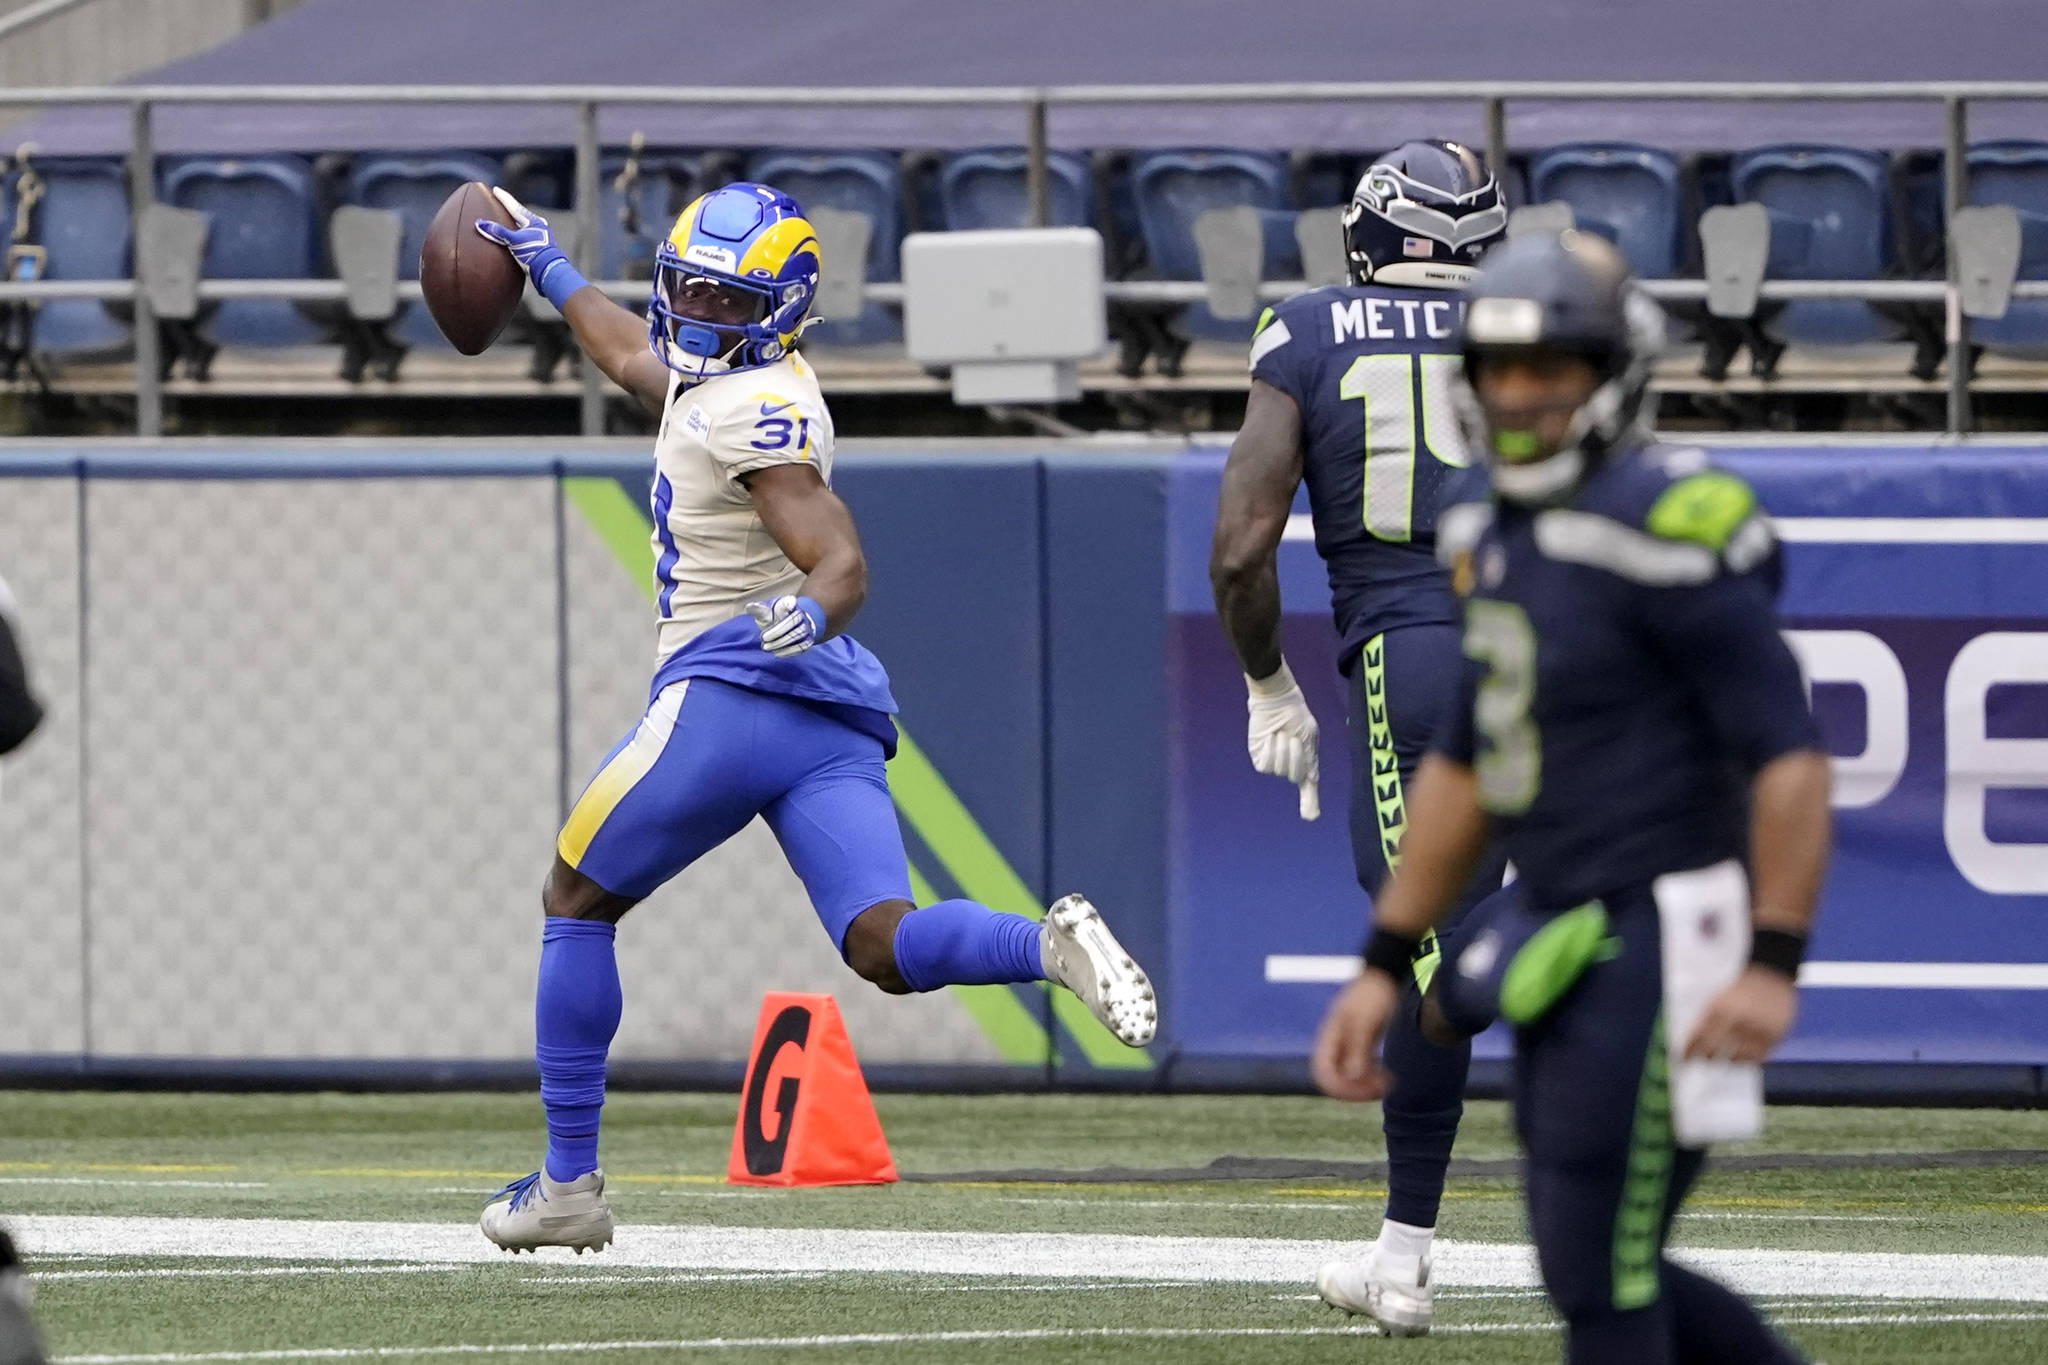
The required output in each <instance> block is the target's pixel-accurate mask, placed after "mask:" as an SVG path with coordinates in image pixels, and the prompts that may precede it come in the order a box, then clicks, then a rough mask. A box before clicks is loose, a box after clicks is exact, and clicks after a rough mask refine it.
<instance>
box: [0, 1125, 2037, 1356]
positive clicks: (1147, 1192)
mask: <svg viewBox="0 0 2048 1365" xmlns="http://www.w3.org/2000/svg"><path fill="white" fill-rule="evenodd" d="M877 1104H878V1107H879V1108H880V1110H881V1114H882V1119H883V1123H884V1125H885V1126H886V1128H887V1130H888V1133H889V1137H890V1141H891V1144H892V1146H893V1148H894V1151H895V1156H896V1161H897V1165H898V1166H899V1167H900V1168H901V1169H902V1170H903V1171H904V1172H905V1173H906V1175H907V1176H920V1177H923V1176H937V1177H940V1178H939V1179H907V1180H906V1181H905V1182H904V1183H901V1184H898V1185H894V1186H887V1187H875V1188H859V1189H843V1190H803V1191H787V1192H785V1191H756V1190H738V1189H733V1188H730V1187H727V1186H725V1185H724V1184H723V1181H722V1173H723V1171H724V1169H725V1158H726V1152H727V1148H728V1145H729V1143H730V1141H731V1134H732V1121H733V1113H734V1109H735V1101H734V1099H733V1098H732V1097H728V1096H704V1095H687V1096H669V1095H662V1096H655V1095H636V1094H628V1095H620V1096H615V1097H614V1098H613V1100H612V1102H611V1104H610V1105H609V1107H608V1108H607V1109H606V1131H605V1148H604V1161H605V1165H606V1168H607V1170H608V1172H609V1174H610V1177H611V1181H612V1186H611V1194H612V1203H613V1207H614V1209H615V1210H616V1212H617V1214H618V1216H619V1220H620V1232H619V1240H618V1243H617V1244H616V1245H615V1246H614V1247H613V1248H612V1250H610V1251H608V1252H606V1253H605V1254H604V1255H603V1256H601V1257H584V1258H582V1259H581V1260H578V1259H577V1258H575V1257H572V1256H566V1255H564V1256H563V1257H562V1258H560V1259H538V1258H534V1257H521V1258H518V1259H517V1260H514V1259H512V1258H509V1257H505V1256H503V1255H502V1254H501V1253H497V1252H495V1251H494V1250H493V1249H492V1248H490V1247H489V1246H488V1245H487V1244H485V1243H484V1242H483V1241H482V1239H481V1237H480V1235H478V1234H477V1233H476V1232H475V1230H474V1219H475V1216H476V1212H477V1209H478V1207H479V1206H480V1204H481V1202H482V1200H483V1198H484V1196H486V1195H487V1194H488V1193H489V1192H490V1191H491V1190H493V1189H495V1188H496V1187H497V1186H498V1185H499V1184H502V1183H503V1182H504V1181H505V1180H506V1179H508V1178H510V1177H512V1176H515V1175H519V1174H523V1173H524V1172H526V1171H528V1170H530V1169H532V1166H533V1164H534V1162H535V1160H536V1159H537V1156H538V1152H539V1146H538V1143H539V1138H538V1133H539V1129H540V1106H539V1102H538V1100H537V1099H536V1098H534V1097H532V1096H506V1095H434V1096H359V1095H321V1096H206V1095H196V1096H195V1095H103V1094H65V1093H45V1092H18V1093H0V1212H4V1217H5V1220H6V1221H7V1222H8V1223H9V1224H11V1225H12V1226H13V1227H14V1228H15V1230H16V1232H17V1234H18V1235H19V1236H20V1237H21V1239H22V1240H23V1242H24V1243H25V1245H26V1248H27V1249H28V1251H29V1253H30V1259H31V1270H32V1271H33V1272H34V1273H35V1277H36V1281H37V1286H38V1299H37V1311H38V1315H39V1318H40V1320H41V1322H42V1324H43V1327H44V1330H45V1332H46V1334H47V1336H48V1338H49V1346H50V1348H51V1351H52V1353H53V1356H54V1357H55V1358H56V1359H59V1360H68V1361H72V1362H78V1363H80V1365H82V1363H83V1362H88V1361H91V1362H105V1363H106V1365H112V1362H138V1363H139V1362H143V1361H150V1362H164V1363H165V1365H172V1363H173V1362H187V1361H192V1362H197V1361H212V1360H219V1361H234V1360H252V1361H253V1360H266V1359H268V1360H357V1359H361V1360H371V1359H375V1360H397V1361H409V1360H421V1361H427V1360H443V1359H448V1358H451V1357H469V1356H497V1355H526V1356H530V1355H536V1354H538V1355H541V1356H544V1357H546V1358H550V1359H564V1360H571V1359H612V1358H629V1359H636V1360H665V1359H675V1360H694V1359H701V1358H713V1357H715V1358H717V1359H720V1360H733V1361H757V1360H759V1361H766V1360H801V1361H819V1362H826V1361H840V1360H845V1361H874V1360H887V1361H889V1362H891V1365H894V1362H897V1361H910V1362H937V1361H977V1362H979V1361H991V1362H996V1361H1002V1362H1007V1361H1084V1360H1085V1361H1094V1360H1117V1361H1154V1360H1157V1361H1176V1362H1178V1361H1219V1362H1220V1361H1231V1362H1239V1361H1250V1362H1259V1361H1287V1362H1296V1361H1338V1360H1342V1361H1358V1360H1375V1361H1377V1360H1396V1359H1398V1360H1404V1361H1416V1362H1425V1361H1426V1362H1430V1365H1439V1363H1440V1365H1454V1363H1456V1362H1509V1361H1518V1362H1519V1361H1551V1360H1555V1359H1556V1357H1557V1337H1556V1332H1555V1329H1554V1326H1553V1325H1552V1323H1551V1321H1550V1319H1549V1317H1548V1314H1547V1312H1546V1310H1545V1308H1544V1305H1543V1301H1542V1299H1541V1296H1540V1295H1539V1294H1538V1293H1537V1292H1536V1291H1534V1290H1533V1289H1532V1288H1531V1287H1530V1280H1529V1278H1528V1267H1527V1262H1526V1253H1525V1252H1523V1251H1522V1250H1521V1249H1520V1248H1519V1247H1518V1246H1517V1245H1516V1244H1519V1243H1520V1242H1522V1241H1523V1240H1524V1235H1523V1228H1522V1222H1521V1216H1520V1210H1519V1206H1518V1203H1517V1192H1516V1186H1515V1183H1514V1181H1513V1179H1512V1177H1511V1176H1509V1175H1505V1174H1501V1173H1499V1172H1500V1169H1501V1168H1499V1167H1487V1166H1483V1165H1482V1166H1481V1167H1480V1168H1479V1169H1480V1170H1481V1171H1482V1172H1492V1173H1488V1174H1462V1175H1460V1176H1458V1177H1456V1178H1455V1179H1454V1183H1453V1187H1452V1191H1451V1197H1450V1199H1449V1201H1448V1202H1447V1204H1446V1206H1445V1211H1444V1219H1443V1228H1442V1233H1443V1236H1444V1237H1445V1238H1447V1239H1451V1244H1450V1245H1448V1246H1446V1247H1445V1248H1444V1249H1443V1251H1442V1253H1441V1256H1440V1259H1439V1271H1440V1276H1439V1277H1440V1280H1441V1282H1442V1284H1443V1286H1444V1287H1443V1289H1442V1292H1441V1295H1440V1298H1439V1309H1438V1325H1437V1332H1436V1335H1435V1336H1434V1337H1433V1338H1432V1339H1430V1340H1429V1341H1425V1342H1414V1341H1388V1340H1382V1339H1380V1338H1377V1337H1374V1336H1371V1335H1368V1334H1366V1333H1365V1332H1364V1330H1363V1329H1362V1328H1361V1327H1360V1326H1359V1325H1358V1323H1356V1322H1353V1321H1351V1320H1348V1319H1345V1318H1344V1317H1342V1316H1340V1315H1338V1314H1335V1313H1333V1312H1331V1311H1329V1310H1327V1309H1324V1308H1323V1307H1322V1306H1321V1305H1320V1304H1318V1303H1316V1302H1315V1301H1314V1300H1313V1298H1312V1297H1310V1296H1309V1295H1310V1291H1309V1286H1308V1283H1307V1279H1306V1276H1307V1274H1309V1273H1312V1271H1313V1267H1314V1265H1315V1264H1316V1262H1317V1261H1318V1260H1319V1259H1320V1258H1321V1257H1322V1256H1324V1255H1326V1254H1328V1253H1329V1252H1330V1251H1332V1250H1333V1249H1334V1246H1333V1244H1336V1243H1342V1242H1347V1241H1351V1242H1355V1241H1357V1240H1358V1239H1360V1238H1362V1237H1368V1236H1370V1235H1371V1233H1372V1231H1373V1229H1374V1228H1375V1226H1376V1224H1377V1219H1378V1214H1379V1204H1378V1199H1377V1196H1378V1194H1379V1193H1380V1192H1381V1191H1380V1189H1379V1187H1378V1186H1377V1185H1376V1184H1375V1183H1374V1182H1373V1181H1372V1180H1371V1178H1370V1177H1357V1176H1354V1177H1350V1178H1332V1177H1328V1176H1321V1177H1318V1176H1313V1175H1302V1174H1291V1175H1285V1176H1279V1177H1275V1176H1273V1175H1272V1174H1270V1173H1267V1174H1265V1175H1263V1176H1260V1177H1259V1178H1248V1179H1230V1180H1221V1179H1203V1178H1196V1177H1198V1176H1200V1175H1201V1174H1202V1173H1201V1172H1197V1171H1193V1170H1192V1169H1190V1168H1196V1167H1201V1166H1204V1165H1206V1164H1207V1163H1209V1162H1211V1161H1212V1160H1214V1159H1215V1158H1217V1157H1222V1156H1242V1157H1253V1158H1267V1157H1270V1158H1283V1157H1284V1158H1311V1159H1317V1160H1321V1161H1325V1162H1329V1161H1342V1162H1356V1161H1361V1160H1367V1159H1371V1158H1373V1157H1377V1156H1379V1155H1380V1154H1381V1152H1380V1142H1379V1134H1378V1129H1377V1118H1378V1115H1377V1110H1370V1109H1352V1108H1346V1107H1343V1106H1340V1105H1336V1104H1333V1103H1328V1102H1323V1101H1316V1100H1310V1099H1260V1098H1235V1097H1229V1098H1211V1097H1181V1098H1124V1097H1099V1096H1091V1097H1074V1096H983V1097H940V1096H882V1097H880V1098H879V1099H878V1101H877ZM1771 1118H1772V1122H1771V1135H1770V1137H1769V1139H1768V1140H1767V1141H1766V1142H1764V1143H1761V1144H1756V1145H1755V1146H1753V1147H1750V1148H1745V1149H1742V1152H1741V1154H1740V1155H1741V1156H1743V1157H1745V1158H1747V1160H1746V1161H1745V1163H1744V1168H1743V1169H1740V1170H1732V1169H1731V1170H1726V1171H1722V1172H1720V1173H1713V1174H1710V1175H1709V1177H1708V1178H1707V1180H1706V1182H1705V1183H1704V1185H1703V1186H1702V1188H1701V1190H1700V1191H1699V1193H1698V1194H1697V1195H1696V1196H1695V1198H1694V1200H1693V1202H1692V1205H1691V1210H1692V1212H1690V1213H1689V1214H1688V1215H1687V1216H1686V1217H1685V1218H1684V1220H1683V1221H1682V1223H1681V1230H1680V1234H1679V1239H1680V1242H1681V1243H1682V1244H1683V1245H1684V1246H1686V1247H1688V1248H1693V1249H1696V1250H1697V1252H1698V1254H1699V1255H1701V1256H1702V1257H1703V1258H1705V1259H1706V1262H1707V1264H1708V1265H1709V1268H1710V1269H1714V1270H1715V1271H1716V1272H1717V1273H1732V1274H1735V1275H1736V1276H1737V1277H1738V1278H1741V1279H1745V1280H1746V1281H1747V1282H1749V1283H1750V1284H1751V1285H1752V1286H1753V1287H1754V1288H1755V1289H1756V1290H1757V1291H1758V1292H1759V1293H1761V1294H1763V1295H1765V1296H1766V1301H1767V1302H1768V1304H1769V1305H1770V1307H1771V1309H1772V1311H1773V1312H1774V1313H1775V1314H1776V1315H1777V1317H1778V1319H1779V1320H1780V1321H1781V1322H1782V1323H1784V1324H1785V1325H1786V1330H1787V1331H1788V1332H1789V1333H1790V1334H1791V1335H1792V1336H1793V1337H1794V1338H1795V1339H1797V1340H1798V1341H1799V1342H1800V1343H1801V1344H1802V1345H1803V1346H1805V1347H1806V1348H1807V1349H1808V1350H1809V1351H1810V1352H1811V1353H1813V1354H1814V1355H1815V1356H1816V1358H1818V1359H1822V1360H1826V1361H1829V1362H1831V1365H1845V1363H1846V1362H1864V1361H1871V1362H1907V1361H1912V1362H1920V1361H1942V1362H1949V1361H1983V1362H1996V1365H2023V1363H2024V1362H2029V1361H2048V1112H2022V1113H2008V1112H1995V1111H1972V1112H1960V1111H1928V1110H1899V1111H1886V1110H1864V1109H1780V1110H1774V1111H1773V1112H1772V1116H1771ZM1512 1152H1513V1149H1512V1143H1511V1141H1510V1139H1509V1136H1508V1133H1507V1129H1506V1120H1505V1114H1504V1112H1503V1110H1502V1108H1501V1106H1499V1105H1492V1104H1480V1105H1475V1106H1473V1107H1472V1109H1471V1110H1470V1112H1469V1114H1468V1118H1467V1126H1466V1129H1465V1132H1464V1135H1463V1136H1462V1138H1461V1139H1460V1145H1459V1157H1460V1158H1461V1160H1476V1161H1478V1162H1481V1163H1485V1162H1498V1161H1500V1160H1502V1159H1504V1158H1508V1157H1510V1156H1512ZM1882 1154H1893V1155H1891V1156H1890V1157H1889V1158H1887V1157H1885V1156H1883V1155H1882ZM1731 1155H1736V1154H1735V1153H1732V1152H1731ZM1110 1166H1120V1167H1137V1168H1147V1170H1148V1178H1146V1179H1144V1180H1133V1179H1123V1180H1113V1179H1106V1178H1103V1177H1101V1176H1099V1175H1098V1176H1095V1177H1094V1178H1091V1179H1083V1180H1071V1181H1058V1182H1055V1181H1049V1180H1043V1179H1041V1180H1034V1181H1029V1182H1020V1181H1016V1180H1009V1179H1000V1178H994V1177H995V1176H997V1175H999V1174H1000V1173H1002V1172H1009V1171H1017V1170H1021V1169H1025V1168H1055V1169H1059V1170H1071V1171H1075V1172H1090V1171H1096V1170H1099V1168H1103V1167H1110ZM958 1172H974V1173H977V1174H976V1178H974V1179H972V1180H962V1179H946V1178H944V1177H945V1176H946V1175H947V1173H958Z"/></svg>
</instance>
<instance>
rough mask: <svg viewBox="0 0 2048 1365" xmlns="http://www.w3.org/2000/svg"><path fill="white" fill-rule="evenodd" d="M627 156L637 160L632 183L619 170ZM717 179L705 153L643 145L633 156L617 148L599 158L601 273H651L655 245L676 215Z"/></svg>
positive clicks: (643, 276)
mask: <svg viewBox="0 0 2048 1365" xmlns="http://www.w3.org/2000/svg"><path fill="white" fill-rule="evenodd" d="M628 160H631V161H632V162H633V163H634V166H635V170H634V174H633V183H632V185H631V187H630V188H627V189H621V188H620V187H619V183H618V181H619V176H620V174H621V173H622V172H624V170H625V169H626V165H627V162H628ZM713 183H714V182H713V180H712V178H711V176H710V174H709V173H708V171H707V169H706V167H705V165H704V162H703V160H702V158H699V157H695V156H687V155H684V154H682V153H679V152H665V151H643V152H641V153H640V154H639V155H638V156H637V157H632V158H629V157H628V156H627V155H626V154H625V153H623V152H618V153H614V154H612V155H609V156H607V157H605V158H604V159H603V160H602V161H601V162H600V163H599V164H598V191H599V196H600V200H599V217H600V219H601V221H600V223H599V224H598V247H597V269H598V278H600V279H606V280H651V279H653V278H654V251H655V248H656V247H657V246H659V245H660V243H661V240H662V239H663V238H664V237H666V236H668V230H669V229H670V228H671V227H673V226H674V225H675V221H676V215H677V214H679V213H681V212H682V211H683V209H684V208H685V207H687V206H688V204H689V202H690V201H691V200H692V199H695V198H696V197H697V196H698V195H700V194H702V193H704V191H705V190H707V189H709V188H711V186H712V184H713ZM629 208H630V210H631V215H630V216H631V220H632V221H631V222H630V223H629V222H628V221H627V219H628V214H627V210H628V209H629Z"/></svg>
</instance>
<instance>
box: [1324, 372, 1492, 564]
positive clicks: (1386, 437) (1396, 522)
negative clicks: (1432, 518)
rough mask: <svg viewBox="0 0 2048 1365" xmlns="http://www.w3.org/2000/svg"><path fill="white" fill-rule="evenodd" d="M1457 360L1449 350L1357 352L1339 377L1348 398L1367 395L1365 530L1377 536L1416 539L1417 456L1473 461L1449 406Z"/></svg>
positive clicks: (1342, 394) (1457, 463)
mask: <svg viewBox="0 0 2048 1365" xmlns="http://www.w3.org/2000/svg"><path fill="white" fill-rule="evenodd" d="M1461 363H1462V362H1461V361H1460V360H1459V358H1458V357H1457V356H1454V355H1362V356H1360V357H1358V359H1356V360H1354V361H1352V362H1351V368H1350V369H1348V370H1346V371H1344V378H1343V379H1342V380H1340V381H1339V384H1338V389H1337V393H1338V396H1339V397H1341V398H1343V399H1344V401H1345V402H1347V403H1348V402H1351V401H1353V400H1356V399H1363V400H1364V402H1365V529H1366V530H1368V531H1370V532H1372V534H1373V535H1375V536H1377V537H1378V538H1379V539H1381V540H1393V541H1407V540H1411V539H1413V538H1414V534H1415V462H1416V461H1417V460H1419V459H1422V458H1424V457H1427V458H1429V459H1432V460H1435V461H1436V462H1437V463H1438V464H1444V465H1450V466H1452V467H1453V468H1457V469H1462V468H1464V467H1465V466H1466V465H1468V464H1470V463H1471V462H1472V457H1471V456H1470V454H1469V453H1467V451H1466V449H1465V433H1464V432H1463V431H1462V430H1460V429H1459V427H1458V418H1457V411H1456V409H1455V408H1454V407H1453V406H1452V404H1453V402H1454V401H1455V400H1454V399H1453V398H1452V396H1451V395H1452V393H1453V386H1454V385H1455V384H1456V382H1457V375H1458V366H1459V365H1460V364H1461ZM1418 393H1420V394H1421V401H1420V402H1417V401H1416V395H1417V394H1418Z"/></svg>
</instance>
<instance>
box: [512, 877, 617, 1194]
mask: <svg viewBox="0 0 2048 1365" xmlns="http://www.w3.org/2000/svg"><path fill="white" fill-rule="evenodd" d="M617 935H618V926H617V925H614V924H606V923H605V922H603V921H602V920H590V919H562V918H560V917H557V916H553V915H550V916H549V917H548V921H547V928H546V929H545V930H543V931H542V933H541V937H540V989H539V991H538V992H537V993H536V994H535V997H534V1003H533V1036H534V1049H533V1054H534V1057H535V1059H536V1060H537V1061H539V1063H540V1102H541V1103H542V1104H543V1105H544V1106H546V1108H547V1111H548V1160H547V1173H548V1178H549V1179H551V1180H574V1179H576V1177H578V1176H580V1175H585V1174H588V1173H589V1172H591V1171H594V1170H596V1169H597V1118H598V1111H599V1110H601V1109H603V1108H604V1059H605V1053H606V1052H608V1051H609V1050H610V1048H611V1043H612V1035H613V1034H615V1033H617V1032H618V1031H619V1011H620V999H619V962H618V958H617V957H616V956H615V955H614V953H613V951H612V950H613V940H614V939H615V938H616V937H617Z"/></svg>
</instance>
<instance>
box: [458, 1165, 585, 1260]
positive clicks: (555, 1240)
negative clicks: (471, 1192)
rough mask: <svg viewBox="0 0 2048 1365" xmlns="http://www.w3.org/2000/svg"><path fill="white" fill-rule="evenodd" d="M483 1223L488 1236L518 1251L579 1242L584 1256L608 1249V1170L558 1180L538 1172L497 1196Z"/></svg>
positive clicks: (578, 1250)
mask: <svg viewBox="0 0 2048 1365" xmlns="http://www.w3.org/2000/svg"><path fill="white" fill-rule="evenodd" d="M478 1223H479V1226H481V1227H482V1228H483V1230H484V1236H486V1237H488V1238H490V1239H491V1240H492V1241H493V1242H496V1243H497V1244H498V1245H499V1246H501V1247H503V1248H504V1249H505V1250H507V1251H510V1252H512V1253H514V1254H517V1253H519V1252H522V1251H533V1250H536V1249H538V1248H540V1247H574V1248H576V1254H577V1255H578V1256H581V1255H582V1254H583V1253H584V1252H586V1251H602V1250H604V1249H605V1248H606V1247H607V1246H610V1245H611V1240H612V1206H611V1205H609V1204H607V1203H605V1201H604V1172H603V1171H592V1172H590V1173H589V1174H587V1175H580V1176H577V1177H576V1178H575V1179H574V1180H569V1181H557V1180H551V1179H549V1178H548V1176H547V1174H546V1173H545V1172H543V1171H535V1172H534V1173H533V1174H532V1175H529V1176H526V1177H525V1178H523V1179H520V1180H515V1181H513V1182H512V1183H511V1184H509V1185H507V1186H506V1187H505V1188H504V1189H502V1190H499V1191H498V1192H497V1193H496V1194H494V1195H492V1196H491V1198H490V1202H489V1203H487V1204H485V1205H484V1214H483V1217H482V1218H481V1219H480V1220H478Z"/></svg>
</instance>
